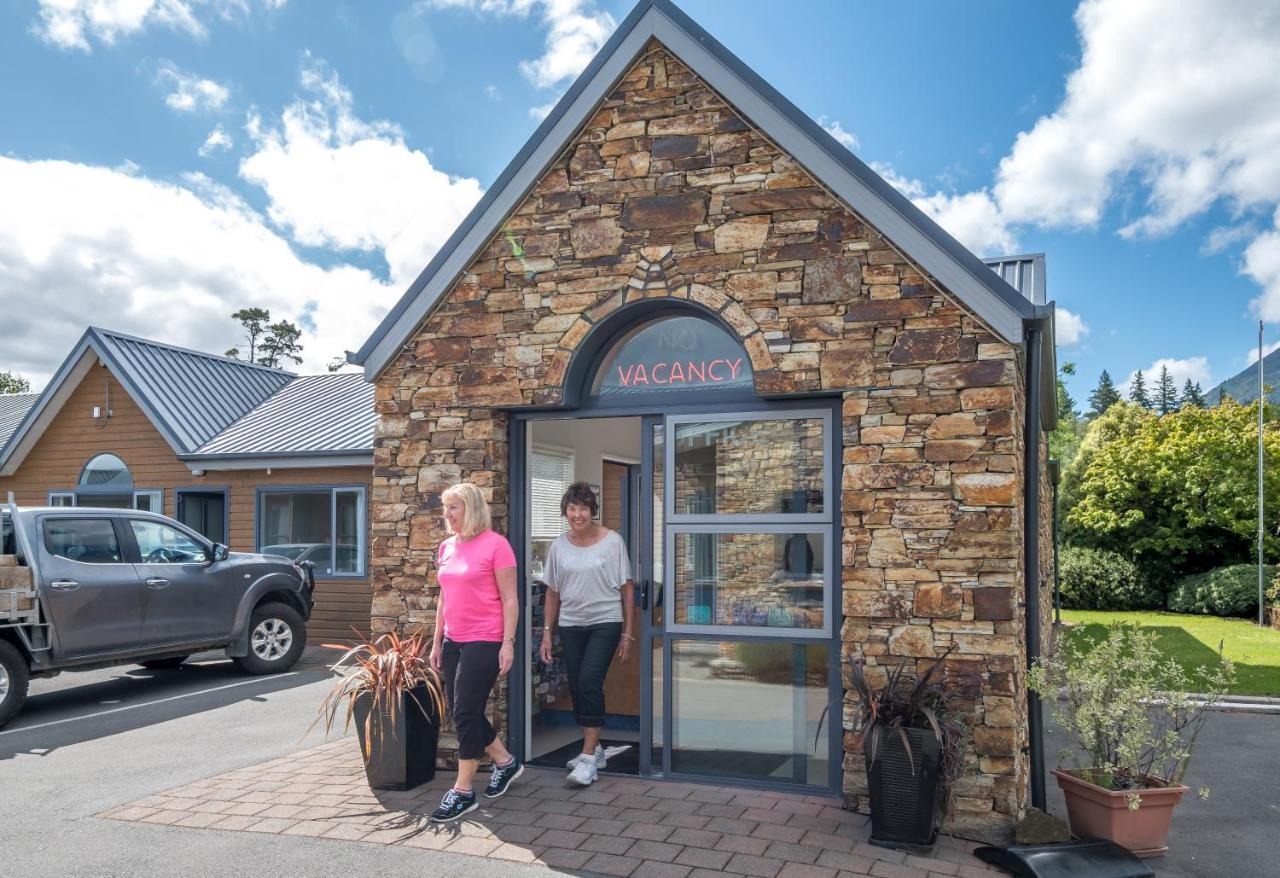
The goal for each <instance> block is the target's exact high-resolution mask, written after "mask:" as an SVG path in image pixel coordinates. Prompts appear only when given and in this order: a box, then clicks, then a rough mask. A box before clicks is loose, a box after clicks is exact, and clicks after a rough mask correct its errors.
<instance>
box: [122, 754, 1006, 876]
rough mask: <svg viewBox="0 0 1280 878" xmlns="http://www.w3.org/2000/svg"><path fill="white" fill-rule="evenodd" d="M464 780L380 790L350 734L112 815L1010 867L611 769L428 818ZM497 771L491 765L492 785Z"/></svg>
mask: <svg viewBox="0 0 1280 878" xmlns="http://www.w3.org/2000/svg"><path fill="white" fill-rule="evenodd" d="M450 780H452V773H450V772H440V774H439V776H438V777H437V779H436V780H435V781H433V782H432V783H430V784H425V785H424V786H421V787H419V788H417V789H414V790H409V791H407V792H382V791H374V790H371V789H370V788H369V785H368V783H367V782H366V780H365V776H364V769H363V767H362V766H361V764H360V756H359V752H358V749H357V747H356V744H355V741H354V739H352V738H344V739H342V740H338V741H332V742H330V743H327V744H323V745H321V746H319V747H314V748H312V749H310V750H303V751H301V752H299V753H294V754H291V755H289V756H285V757H282V758H280V759H275V760H272V761H271V762H266V763H263V764H261V765H255V766H250V767H248V768H243V769H240V770H238V771H232V772H228V773H227V774H221V775H218V776H216V777H211V778H208V779H207V780H202V781H197V782H196V783H193V784H188V785H187V786H184V787H179V788H177V789H172V790H168V791H166V792H163V793H160V794H158V795H154V796H148V797H147V798H145V799H141V800H139V801H137V802H131V803H129V804H126V805H123V806H121V807H118V808H114V809H112V810H110V811H107V812H105V813H104V814H102V815H101V816H103V817H107V818H110V819H113V820H126V821H132V822H139V823H155V824H161V825H167V826H172V827H176V828H180V829H191V830H198V829H200V830H202V829H220V830H229V831H237V832H258V833H267V834H277V835H299V836H308V837H312V838H337V839H343V840H346V841H359V842H364V843H367V844H384V845H402V846H405V847H415V848H421V849H423V850H424V851H433V850H443V851H449V852H451V853H457V854H468V855H471V856H475V857H485V858H488V859H493V860H505V861H509V862H516V863H529V864H541V865H545V866H548V867H550V868H552V869H556V870H560V871H571V872H576V873H583V874H595V875H615V876H621V878H650V876H651V878H704V876H712V875H751V876H762V878H867V876H873V878H943V876H947V878H952V876H959V878H976V876H990V875H993V874H1000V873H998V872H996V871H995V870H993V869H990V868H989V867H987V866H986V865H985V864H983V863H982V862H981V861H979V860H977V859H976V858H974V857H973V856H971V855H970V853H969V852H970V851H971V850H972V849H973V848H974V847H975V846H976V845H974V844H973V843H970V842H964V841H960V840H958V839H953V838H949V837H946V836H943V837H940V838H939V840H938V844H937V845H936V846H935V848H934V852H933V855H932V856H929V857H917V856H910V855H908V854H905V853H901V852H898V851H891V850H886V849H884V848H878V847H873V846H872V845H870V844H868V843H867V838H868V834H869V832H870V828H869V825H868V819H867V818H866V817H865V816H863V815H860V814H854V813H852V812H850V811H845V810H843V809H842V808H841V807H840V803H839V801H838V800H837V799H833V798H827V797H822V796H802V795H797V794H787V793H777V792H770V791H755V790H741V791H739V790H730V789H724V788H718V787H709V786H699V785H693V784H681V783H667V782H663V781H648V780H641V779H639V778H629V777H612V776H608V775H605V776H602V777H601V779H600V780H599V781H598V782H597V783H596V784H595V785H593V786H592V787H590V788H589V789H587V790H578V789H576V788H568V787H566V786H565V783H564V777H563V775H562V774H561V773H560V772H557V771H546V770H541V769H528V770H526V771H525V773H524V775H523V776H522V777H521V778H520V779H519V780H518V781H516V783H515V785H513V786H512V787H511V791H510V792H508V793H507V795H505V796H503V797H502V798H500V799H492V800H490V799H485V798H483V797H481V799H480V802H481V806H480V808H479V809H477V810H476V811H473V812H472V813H471V814H470V815H468V819H466V820H465V821H462V822H459V823H457V824H453V825H450V826H444V827H438V826H433V825H431V824H430V823H428V822H427V815H428V814H430V813H431V811H432V809H434V808H435V806H436V804H437V803H438V802H439V800H440V796H441V794H442V793H443V792H444V790H445V789H446V788H447V786H448V783H449V781H450ZM485 780H486V775H485V774H484V773H481V775H480V776H479V778H478V782H479V784H481V785H483V783H484V781H485Z"/></svg>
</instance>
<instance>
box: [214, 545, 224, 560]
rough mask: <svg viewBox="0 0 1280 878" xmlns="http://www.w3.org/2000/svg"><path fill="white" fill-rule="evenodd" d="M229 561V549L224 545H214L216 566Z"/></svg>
mask: <svg viewBox="0 0 1280 878" xmlns="http://www.w3.org/2000/svg"><path fill="white" fill-rule="evenodd" d="M225 560H227V547H226V546H224V545H222V543H214V544H213V561H214V563H215V564H216V563H217V562H219V561H225Z"/></svg>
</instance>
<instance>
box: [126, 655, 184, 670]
mask: <svg viewBox="0 0 1280 878" xmlns="http://www.w3.org/2000/svg"><path fill="white" fill-rule="evenodd" d="M189 658H191V656H189V655H175V656H170V657H169V658H162V659H150V660H148V661H145V662H138V664H140V665H142V666H143V667H144V668H147V669H149V670H152V671H172V670H173V669H174V668H177V667H179V666H180V665H181V664H182V663H183V662H185V661H186V660H187V659H189Z"/></svg>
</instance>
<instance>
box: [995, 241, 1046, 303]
mask: <svg viewBox="0 0 1280 878" xmlns="http://www.w3.org/2000/svg"><path fill="white" fill-rule="evenodd" d="M982 261H983V262H985V263H986V264H987V267H988V268H990V269H991V270H992V271H994V272H995V273H996V274H998V275H1000V277H1002V278H1004V280H1005V282H1006V283H1007V284H1009V286H1011V287H1013V288H1014V289H1015V290H1017V291H1018V292H1020V293H1022V295H1024V296H1026V297H1027V299H1028V300H1029V301H1030V302H1031V303H1032V304H1033V305H1044V304H1046V301H1047V300H1046V291H1045V282H1044V254H1043V253H1028V254H1027V255H1025V256H998V257H990V256H989V257H987V258H985V259H983V260H982Z"/></svg>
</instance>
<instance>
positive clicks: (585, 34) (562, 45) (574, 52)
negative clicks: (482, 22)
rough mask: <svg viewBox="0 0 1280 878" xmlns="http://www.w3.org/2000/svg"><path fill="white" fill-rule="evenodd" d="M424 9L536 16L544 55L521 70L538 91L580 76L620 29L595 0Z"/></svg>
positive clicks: (487, 0)
mask: <svg viewBox="0 0 1280 878" xmlns="http://www.w3.org/2000/svg"><path fill="white" fill-rule="evenodd" d="M422 5H423V7H425V8H429V9H464V10H468V11H470V12H473V13H476V14H478V15H494V16H518V17H520V18H526V17H528V16H530V15H532V14H537V15H538V17H539V19H540V20H541V23H542V25H543V26H544V27H545V28H546V29H547V36H546V42H545V45H544V50H543V53H542V54H541V55H540V56H539V57H537V58H534V59H532V60H526V61H521V62H520V65H519V66H520V72H521V73H522V74H524V77H525V78H526V79H528V80H529V81H530V82H531V83H533V84H534V85H535V86H537V87H538V88H553V87H555V86H557V85H559V84H560V83H562V82H564V81H565V80H566V79H568V78H570V77H573V76H577V75H578V74H579V73H581V72H582V70H583V68H584V67H586V66H587V64H588V63H590V61H591V59H592V58H593V57H594V56H595V54H596V52H598V51H600V47H601V46H603V45H604V44H605V42H606V41H607V40H608V39H609V35H610V34H611V33H613V30H614V28H616V27H617V22H615V21H614V19H613V16H612V15H610V14H609V13H607V12H603V11H601V10H599V9H597V8H596V0H423V4H422ZM543 115H545V114H543Z"/></svg>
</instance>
